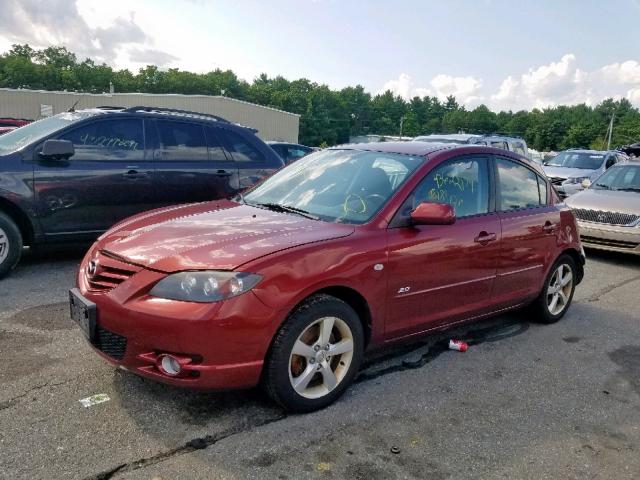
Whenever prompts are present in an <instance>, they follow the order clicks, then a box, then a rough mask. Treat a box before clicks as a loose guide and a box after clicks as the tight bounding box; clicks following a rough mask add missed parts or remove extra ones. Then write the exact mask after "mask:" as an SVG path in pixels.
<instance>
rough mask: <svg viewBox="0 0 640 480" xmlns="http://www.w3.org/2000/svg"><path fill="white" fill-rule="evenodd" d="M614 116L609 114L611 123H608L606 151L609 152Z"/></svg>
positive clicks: (614, 114) (614, 113)
mask: <svg viewBox="0 0 640 480" xmlns="http://www.w3.org/2000/svg"><path fill="white" fill-rule="evenodd" d="M615 116H616V112H613V113H612V114H611V121H610V122H609V139H608V140H607V150H611V135H613V119H614V117H615Z"/></svg>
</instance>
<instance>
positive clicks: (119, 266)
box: [85, 252, 142, 292]
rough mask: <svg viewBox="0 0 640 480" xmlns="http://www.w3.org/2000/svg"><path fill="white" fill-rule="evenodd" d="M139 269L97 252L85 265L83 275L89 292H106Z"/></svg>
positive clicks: (139, 268)
mask: <svg viewBox="0 0 640 480" xmlns="http://www.w3.org/2000/svg"><path fill="white" fill-rule="evenodd" d="M92 263H93V264H94V266H95V270H94V271H92V270H91V268H90V267H91V264H92ZM141 269H142V268H141V267H138V266H137V265H132V264H130V263H126V262H124V261H123V260H120V259H118V258H116V257H115V256H113V255H109V254H107V253H104V252H99V253H98V255H97V256H96V257H95V258H94V259H93V260H92V261H91V262H90V263H89V264H88V265H87V268H86V269H85V275H86V277H87V283H88V284H89V290H92V291H94V292H108V291H110V290H113V289H114V288H116V287H117V286H118V285H120V284H121V283H122V282H124V281H125V280H127V279H128V278H129V277H131V276H132V275H134V274H135V273H137V272H139V271H140V270H141ZM92 273H93V274H92Z"/></svg>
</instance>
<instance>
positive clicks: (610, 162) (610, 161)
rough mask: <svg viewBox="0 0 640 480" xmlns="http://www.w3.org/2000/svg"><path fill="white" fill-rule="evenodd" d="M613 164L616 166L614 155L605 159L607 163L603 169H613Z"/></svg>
mask: <svg viewBox="0 0 640 480" xmlns="http://www.w3.org/2000/svg"><path fill="white" fill-rule="evenodd" d="M615 164H616V156H615V155H610V156H609V157H608V158H607V163H606V165H605V167H604V168H609V167H613V166H614V165H615Z"/></svg>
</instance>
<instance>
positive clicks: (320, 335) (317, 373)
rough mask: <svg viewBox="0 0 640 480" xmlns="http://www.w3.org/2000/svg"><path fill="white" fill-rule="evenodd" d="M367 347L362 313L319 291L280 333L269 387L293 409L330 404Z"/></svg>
mask: <svg viewBox="0 0 640 480" xmlns="http://www.w3.org/2000/svg"><path fill="white" fill-rule="evenodd" d="M363 347H364V335H363V330H362V324H361V322H360V319H359V318H358V315H357V314H356V312H355V311H354V310H353V309H352V308H351V307H350V306H349V305H347V304H346V303H345V302H343V301H342V300H339V299H337V298H335V297H331V296H329V295H315V296H313V297H311V298H309V299H308V300H307V301H306V302H305V303H303V304H302V305H301V306H300V307H299V308H298V309H296V311H295V312H294V313H293V314H292V315H291V316H290V317H289V318H288V319H287V321H286V322H285V323H284V325H283V326H282V328H281V329H280V331H279V332H278V334H277V335H276V338H275V339H274V341H273V344H272V347H271V351H270V355H269V358H268V359H267V363H266V365H265V374H264V378H263V385H264V387H265V389H266V391H267V393H268V394H269V396H270V397H271V398H272V399H273V400H274V401H275V402H276V403H278V404H280V405H281V406H283V407H284V408H286V409H287V410H291V411H297V412H310V411H313V410H317V409H320V408H324V407H326V406H327V405H329V404H330V403H332V402H333V401H334V400H336V399H337V398H338V397H339V396H340V395H341V394H342V393H343V392H344V391H345V390H346V388H347V387H348V386H349V384H350V383H351V381H352V380H353V378H354V376H355V374H356V373H357V371H358V367H359V365H360V361H361V358H362V352H363Z"/></svg>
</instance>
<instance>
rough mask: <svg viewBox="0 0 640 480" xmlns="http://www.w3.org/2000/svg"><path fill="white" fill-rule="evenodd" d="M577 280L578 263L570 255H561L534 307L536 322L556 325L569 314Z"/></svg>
mask: <svg viewBox="0 0 640 480" xmlns="http://www.w3.org/2000/svg"><path fill="white" fill-rule="evenodd" d="M577 278H578V277H577V268H576V262H575V261H574V260H573V258H571V257H570V256H569V255H561V256H560V257H559V258H558V260H556V262H555V263H554V264H553V267H551V271H550V272H549V275H548V276H547V279H546V280H545V283H544V287H543V288H542V292H541V293H540V296H539V297H538V298H537V299H536V300H535V301H534V303H533V305H532V311H533V314H534V315H535V320H536V321H539V322H541V323H554V322H557V321H558V320H560V319H561V318H562V317H563V316H564V314H565V313H567V310H568V309H569V305H571V300H572V299H573V293H574V291H575V288H576V279H577Z"/></svg>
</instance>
